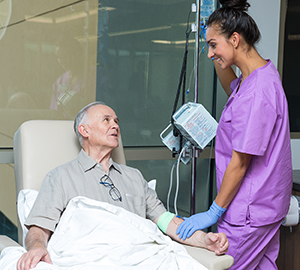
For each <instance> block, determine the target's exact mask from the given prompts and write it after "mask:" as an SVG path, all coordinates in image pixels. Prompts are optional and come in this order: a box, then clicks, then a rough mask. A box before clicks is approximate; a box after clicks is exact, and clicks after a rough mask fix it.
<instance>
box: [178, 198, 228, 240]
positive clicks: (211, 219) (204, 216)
mask: <svg viewBox="0 0 300 270" xmlns="http://www.w3.org/2000/svg"><path fill="white" fill-rule="evenodd" d="M225 211H226V209H224V208H222V207H221V206H219V205H217V204H216V202H215V201H214V202H213V203H212V205H211V207H210V208H209V210H208V211H206V212H203V213H199V214H195V215H193V216H191V217H189V218H183V219H184V221H183V222H182V223H181V224H180V225H179V227H178V229H177V231H176V234H179V238H182V240H185V239H186V238H189V237H191V235H192V234H193V233H194V232H195V231H197V230H203V229H205V228H208V227H210V226H212V225H214V224H215V223H216V222H217V221H218V219H219V218H220V217H221V216H222V215H223V213H224V212H225Z"/></svg>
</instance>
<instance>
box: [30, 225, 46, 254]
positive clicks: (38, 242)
mask: <svg viewBox="0 0 300 270" xmlns="http://www.w3.org/2000/svg"><path fill="white" fill-rule="evenodd" d="M50 235H51V231H49V230H46V229H43V228H40V227H37V226H32V227H30V229H29V231H28V234H27V236H26V239H25V246H26V249H27V251H29V250H31V249H33V248H47V243H48V240H49V238H50Z"/></svg>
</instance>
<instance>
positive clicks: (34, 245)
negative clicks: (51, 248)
mask: <svg viewBox="0 0 300 270" xmlns="http://www.w3.org/2000/svg"><path fill="white" fill-rule="evenodd" d="M51 234H52V232H51V231H49V230H47V229H44V228H41V227H38V226H31V227H30V229H29V231H28V233H27V236H26V239H25V244H26V249H27V251H28V252H26V253H25V254H23V255H22V257H21V258H20V259H19V261H18V263H17V270H29V269H32V268H34V267H36V265H37V264H38V262H40V261H44V262H46V263H50V264H52V262H51V259H50V256H49V253H48V251H47V244H48V240H49V238H50V235H51Z"/></svg>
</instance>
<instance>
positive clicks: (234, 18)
mask: <svg viewBox="0 0 300 270" xmlns="http://www.w3.org/2000/svg"><path fill="white" fill-rule="evenodd" d="M219 2H220V4H221V5H222V7H220V8H218V9H216V10H215V11H214V12H213V13H212V14H211V15H210V17H209V18H208V21H207V27H211V26H214V27H216V29H217V31H218V32H219V33H220V34H223V35H225V37H226V38H227V39H228V38H229V37H230V36H231V35H232V34H233V33H234V32H237V33H238V34H239V35H241V36H242V37H243V39H244V40H245V42H246V43H247V44H248V45H249V46H255V44H256V43H257V42H258V41H259V40H260V31H259V29H258V27H257V25H256V23H255V21H254V20H253V18H252V17H251V16H250V15H249V14H248V13H247V11H248V8H249V7H250V4H249V3H248V2H247V1H246V0H219Z"/></svg>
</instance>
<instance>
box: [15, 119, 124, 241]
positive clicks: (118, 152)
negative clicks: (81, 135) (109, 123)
mask: <svg viewBox="0 0 300 270" xmlns="http://www.w3.org/2000/svg"><path fill="white" fill-rule="evenodd" d="M73 124H74V121H67V120H31V121H27V122H25V123H23V124H22V125H21V126H20V128H19V129H18V130H17V132H16V133H15V136H14V141H13V145H14V169H15V181H16V192H17V196H18V194H19V191H20V190H22V189H35V190H37V191H39V189H40V187H41V184H42V182H43V179H44V177H45V175H46V174H47V173H48V172H49V171H50V170H52V169H54V168H55V167H57V166H59V165H61V164H64V163H66V162H68V161H71V160H73V159H75V158H76V157H77V155H78V153H79V151H80V146H79V143H78V139H77V136H76V134H75V132H74V130H73ZM112 158H113V160H114V161H115V162H117V163H119V164H126V161H125V155H124V150H123V145H122V140H121V137H120V140H119V147H118V148H116V149H115V150H114V151H113V153H112ZM20 231H22V230H21V228H20V226H19V232H20ZM20 233H21V232H20ZM20 233H19V242H20V239H22V237H20Z"/></svg>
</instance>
